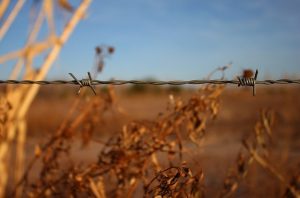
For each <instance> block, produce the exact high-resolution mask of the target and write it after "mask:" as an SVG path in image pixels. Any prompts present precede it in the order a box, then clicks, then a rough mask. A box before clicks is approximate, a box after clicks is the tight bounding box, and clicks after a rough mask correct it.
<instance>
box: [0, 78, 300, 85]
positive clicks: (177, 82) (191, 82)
mask: <svg viewBox="0 0 300 198" xmlns="http://www.w3.org/2000/svg"><path fill="white" fill-rule="evenodd" d="M81 81H82V80H81ZM0 84H27V85H28V84H38V85H51V84H53V85H59V84H71V85H80V84H79V83H78V82H77V81H76V80H52V81H51V80H50V81H48V80H40V81H34V80H0ZM126 84H136V85H201V84H235V85H237V84H240V81H239V80H170V81H161V80H153V81H152V80H107V81H106V80H91V85H126ZM255 84H257V85H273V84H281V85H282V84H300V79H296V80H292V79H278V80H257V81H256V82H255Z"/></svg>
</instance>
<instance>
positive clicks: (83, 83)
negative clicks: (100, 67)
mask: <svg viewBox="0 0 300 198" xmlns="http://www.w3.org/2000/svg"><path fill="white" fill-rule="evenodd" d="M69 74H70V76H72V78H73V79H74V80H75V81H76V82H77V84H78V85H80V87H79V90H78V92H77V94H78V95H79V94H80V90H81V88H82V87H90V88H91V89H92V91H93V92H94V94H95V95H97V93H96V91H95V89H94V87H93V86H92V82H93V80H92V77H91V74H90V72H88V77H89V78H88V79H82V80H78V79H77V78H76V77H75V76H74V75H73V74H72V73H69Z"/></svg>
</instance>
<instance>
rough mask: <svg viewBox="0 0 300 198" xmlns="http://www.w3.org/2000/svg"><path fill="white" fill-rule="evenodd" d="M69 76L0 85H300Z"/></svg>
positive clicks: (253, 80) (284, 81)
mask: <svg viewBox="0 0 300 198" xmlns="http://www.w3.org/2000/svg"><path fill="white" fill-rule="evenodd" d="M69 75H70V76H71V77H72V78H73V79H74V80H52V81H49V80H40V81H35V80H0V84H27V85H30V84H38V85H50V84H51V85H62V84H73V85H79V86H80V88H79V90H78V93H77V94H79V93H80V90H81V88H82V87H90V88H91V89H92V91H93V92H94V94H95V95H96V91H95V89H94V87H93V86H95V85H127V84H134V85H201V84H216V85H220V84H236V85H238V86H250V87H252V88H253V96H255V93H256V91H255V86H256V85H273V84H281V85H284V84H300V79H297V80H292V79H278V80H260V81H257V80H256V79H257V75H258V70H256V72H255V76H254V77H250V78H249V77H238V79H237V80H170V81H161V80H150V81H148V80H108V81H105V80H93V79H92V78H91V74H90V73H89V72H88V77H89V78H87V79H82V80H78V79H77V78H76V77H75V76H74V75H73V74H72V73H69Z"/></svg>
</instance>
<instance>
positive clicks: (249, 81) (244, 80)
mask: <svg viewBox="0 0 300 198" xmlns="http://www.w3.org/2000/svg"><path fill="white" fill-rule="evenodd" d="M257 75H258V70H256V71H255V75H254V78H252V77H251V78H249V77H239V76H238V80H239V84H238V86H250V87H252V92H253V96H255V95H256V89H255V84H256V79H257Z"/></svg>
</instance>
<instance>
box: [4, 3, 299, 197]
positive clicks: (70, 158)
mask: <svg viewBox="0 0 300 198" xmlns="http://www.w3.org/2000/svg"><path fill="white" fill-rule="evenodd" d="M57 2H58V4H57V5H59V6H61V7H62V8H63V9H64V10H66V11H67V12H70V18H69V21H68V23H67V24H66V26H65V28H64V29H63V31H62V32H61V34H60V35H59V36H57V35H56V33H57V32H56V26H55V21H54V16H53V15H54V11H53V9H54V8H55V6H54V5H53V1H51V0H45V1H42V5H41V8H40V12H39V14H38V15H37V18H36V20H35V24H34V28H33V30H32V32H31V33H30V35H29V37H28V41H27V43H26V44H25V46H24V48H23V49H20V50H16V51H15V52H11V53H8V54H6V55H3V56H0V62H6V61H9V60H11V59H17V60H18V61H17V64H16V65H15V68H14V70H13V72H12V74H11V78H13V79H15V78H18V77H21V78H26V79H33V80H41V79H43V78H44V77H45V75H46V73H47V72H48V70H49V68H50V67H51V65H52V63H53V61H54V60H55V58H56V57H57V55H58V53H59V52H60V49H61V46H62V45H63V44H64V43H65V42H66V41H67V39H68V37H69V36H70V34H71V33H72V31H73V29H74V27H75V25H76V24H77V23H78V22H79V20H80V19H82V17H83V16H84V15H85V10H86V9H87V7H88V5H89V3H90V1H89V0H83V1H82V2H81V4H80V5H79V6H78V7H77V8H73V7H72V6H71V4H69V3H68V1H63V0H61V1H60V0H59V1H57ZM10 3H11V2H10V1H2V3H1V5H0V18H1V17H2V16H4V13H5V11H6V10H7V8H8V5H9V4H10ZM22 3H23V1H17V4H16V5H15V9H13V10H12V11H11V13H9V14H8V18H7V19H6V20H5V21H4V25H2V27H1V29H0V32H1V34H0V39H2V38H3V37H4V36H5V33H6V32H7V30H8V28H9V27H10V25H11V24H12V23H13V21H14V18H15V16H16V15H17V14H18V10H19V9H20V8H21V7H22ZM43 20H45V21H46V23H47V25H48V28H49V35H48V37H47V38H46V39H45V40H44V41H42V42H37V41H36V37H37V35H38V32H39V31H40V28H41V24H42V23H43ZM106 47H107V46H106ZM103 49H104V48H96V64H95V65H96V67H95V68H94V70H95V75H97V73H98V72H101V71H102V70H103V67H104V62H103V59H104V57H105V56H108V55H111V54H112V53H113V52H114V48H113V47H110V46H109V47H107V50H108V51H107V53H106V54H105V53H104V50H103ZM41 54H45V55H47V56H46V59H45V61H44V62H43V64H42V65H41V67H40V69H38V70H35V69H34V68H33V67H32V62H33V60H34V58H36V57H37V56H39V55H41ZM229 66H230V65H227V66H224V67H220V68H217V69H216V70H215V71H213V72H212V73H211V74H209V76H208V77H211V76H212V75H213V74H214V73H215V72H221V74H222V77H224V74H225V70H226V69H227V68H228V67H229ZM22 67H24V68H25V73H24V75H21V73H20V71H21V69H22ZM243 75H244V76H247V77H250V76H252V75H253V72H252V71H250V70H246V71H245V72H244V74H243ZM224 88H225V87H224V86H222V85H206V86H201V87H199V88H198V89H197V90H193V91H190V92H189V93H188V94H187V95H186V98H185V99H182V98H181V97H180V94H178V92H177V91H176V92H177V94H174V95H172V94H169V95H168V99H167V102H166V103H167V105H166V110H165V111H161V113H159V114H158V115H157V116H155V117H152V119H140V118H138V119H132V117H131V112H130V111H126V108H124V107H123V106H122V105H121V104H122V102H124V101H122V98H119V97H118V96H119V95H120V94H118V93H117V92H116V90H115V88H114V87H112V86H109V87H108V88H107V90H106V91H102V92H98V93H99V94H98V95H97V96H93V97H91V95H90V93H89V92H85V90H84V91H83V92H81V95H80V96H78V97H72V98H71V99H70V98H68V99H67V100H64V102H66V103H67V104H68V108H66V109H68V112H67V113H64V115H63V120H62V121H61V123H60V125H59V126H58V127H57V128H55V129H53V130H51V131H50V137H47V138H45V137H46V135H45V133H43V132H42V134H41V135H40V136H39V137H41V136H43V138H42V140H41V142H40V141H38V142H39V143H37V142H36V141H35V142H34V143H35V148H34V154H33V155H30V156H28V157H27V158H25V157H26V156H25V149H24V148H26V144H28V142H29V140H30V139H27V138H26V137H27V133H26V131H27V130H26V123H27V122H26V112H27V111H28V109H29V106H30V104H31V103H32V101H33V99H34V97H35V96H36V94H37V92H38V89H39V87H38V86H36V85H32V86H13V85H10V86H7V87H5V92H4V94H2V95H1V98H0V173H1V177H0V197H4V196H7V197H97V198H100V197H101V198H104V197H205V196H206V197H216V196H218V197H233V196H243V197H253V196H256V197H257V196H262V195H266V194H267V195H268V196H269V197H299V196H300V192H299V190H300V179H299V178H300V174H299V166H297V163H299V162H297V160H290V159H291V158H289V155H290V154H291V152H290V151H289V150H288V149H289V148H290V146H289V145H288V144H290V143H291V142H292V143H293V144H294V145H293V146H296V148H298V149H299V147H297V143H299V142H297V141H295V140H294V141H292V139H293V137H292V136H294V137H299V136H297V134H292V133H289V134H285V135H286V136H283V135H282V134H284V132H285V130H286V128H284V127H282V126H281V124H282V122H283V121H284V120H285V118H284V115H285V114H284V112H283V114H281V113H280V111H278V110H277V111H274V110H272V108H268V107H266V105H261V106H260V107H263V108H261V110H260V111H259V110H258V109H254V110H255V111H259V112H260V113H259V116H258V117H256V120H257V121H256V122H253V126H252V128H253V129H252V130H251V129H249V127H248V128H247V127H244V126H243V124H242V125H238V124H237V123H235V122H237V121H238V120H239V119H245V118H244V117H243V116H245V115H246V116H247V115H248V113H249V112H245V109H247V108H246V106H245V105H247V104H249V102H251V100H252V101H255V102H256V103H259V102H261V101H262V100H255V98H254V97H252V98H249V93H247V97H245V95H243V93H241V92H242V91H239V92H238V93H236V92H235V93H234V92H233V91H232V90H230V91H229V93H230V94H236V95H235V96H232V97H227V98H230V100H239V101H243V105H244V106H242V107H235V108H236V109H237V108H240V109H239V115H236V116H231V117H230V116H228V114H231V113H232V112H231V109H230V110H229V111H227V112H225V108H221V107H222V100H221V99H222V94H223V93H224ZM139 89H140V88H139ZM278 89H279V88H278ZM175 90H177V89H170V90H169V91H175ZM231 91H232V92H231ZM161 93H162V92H160V93H159V94H158V95H160V94H161ZM164 93H165V92H164ZM130 94H132V92H131V93H130ZM130 94H129V95H128V94H127V95H126V97H132V95H130ZM158 95H155V98H157V97H159V96H158ZM123 96H124V95H123ZM285 96H286V97H285V98H284V100H283V101H288V100H291V101H292V100H293V99H294V95H291V94H290V93H287V94H286V95H285ZM289 96H290V97H289ZM61 97H67V96H61ZM160 97H161V96H160ZM164 98H166V97H164ZM61 100H63V99H61V98H60V102H61ZM291 101H289V102H288V103H289V104H293V105H292V106H293V108H294V109H295V108H299V106H296V105H294V104H295V103H293V102H291ZM54 103H56V102H54ZM269 103H270V102H269V101H268V100H267V104H269ZM144 105H146V104H144ZM231 105H233V106H236V105H237V102H236V101H233V102H232V101H231ZM281 105H284V104H283V103H282V104H281ZM44 106H45V105H44ZM295 106H296V107H295ZM151 108H152V107H151V106H150V107H149V108H148V110H149V111H151ZM232 108H233V107H232ZM250 108H252V106H250ZM283 110H284V108H283ZM283 110H281V111H283ZM291 110H293V109H291ZM47 111H49V109H47ZM47 111H45V112H46V113H47ZM152 111H153V110H152ZM224 112H225V113H224ZM148 113H149V112H148ZM142 114H146V113H143V112H142ZM224 114H225V115H227V116H224ZM108 115H110V116H117V118H119V117H122V118H123V121H122V122H120V123H118V124H117V122H116V121H111V120H110V122H108V123H107V124H108V125H109V127H108V128H107V129H106V130H108V133H106V134H105V136H104V135H99V133H101V132H99V125H100V126H101V125H103V123H105V122H107V120H106V119H107V117H108ZM220 115H221V116H222V115H223V122H225V123H226V122H228V120H226V119H224V118H227V119H228V117H229V118H230V119H232V122H231V123H233V125H234V127H235V128H236V130H237V131H238V133H239V135H238V136H239V137H241V136H243V138H242V139H241V140H239V141H238V142H239V144H237V147H234V148H233V150H236V149H239V152H233V153H234V156H233V155H232V156H230V155H229V154H230V152H229V149H228V148H227V150H225V149H223V152H220V150H218V153H217V154H219V155H224V156H222V158H220V157H219V160H216V159H214V158H217V157H215V156H214V155H213V154H212V153H210V152H208V153H206V154H205V153H204V152H205V151H206V150H205V149H207V148H208V147H209V141H211V140H212V139H213V140H215V141H220V140H222V141H223V140H226V141H227V142H230V141H232V139H237V138H236V136H234V134H233V133H228V134H226V135H223V136H226V138H223V137H222V136H221V133H222V132H224V131H225V130H224V129H223V128H222V127H219V128H217V130H216V129H215V128H214V127H216V125H215V124H216V122H217V121H218V118H219V117H220ZM292 115H293V116H295V117H296V118H294V121H295V122H299V119H298V117H297V116H298V112H296V113H294V114H292ZM44 116H45V117H46V118H47V121H49V120H50V117H47V115H44ZM34 122H35V121H34ZM246 122H247V123H250V122H252V119H246ZM213 129H214V130H213ZM298 129H299V127H298V128H296V130H298ZM281 130H283V131H284V132H281V133H279V131H281ZM95 133H97V134H96V135H95ZM240 134H243V135H240ZM44 136H45V137H44ZM211 137H213V138H211ZM283 137H284V138H286V137H288V138H290V139H289V141H286V142H283V141H281V140H283V139H284V138H283ZM210 138H211V139H210ZM222 138H223V139H222ZM79 141H80V143H81V144H80V152H83V154H81V156H84V155H88V152H89V151H88V150H85V149H87V148H88V147H89V146H91V145H94V146H93V150H94V153H96V154H94V155H92V156H89V158H90V160H87V161H84V163H82V162H80V161H79V160H77V159H76V152H78V150H76V148H75V147H76V146H78V142H79ZM231 143H232V142H231ZM284 143H285V144H286V146H279V145H282V144H284ZM220 145H221V147H222V148H223V147H224V143H223V144H220ZM287 145H288V146H287ZM222 148H221V150H222ZM280 149H286V150H285V151H280V152H278V150H280ZM95 150H96V152H95ZM74 151H75V153H74ZM202 151H204V152H202ZM278 153H279V154H278ZM235 155H237V156H236V157H235ZM297 157H299V151H298V150H297V153H296V157H294V158H296V159H297ZM232 158H236V160H231V159H232ZM25 159H26V160H25ZM220 159H221V160H220ZM24 160H25V163H24ZM11 162H13V163H12V164H13V165H11V166H10V164H11ZM226 164H227V165H228V164H230V167H228V166H226ZM207 166H210V169H208V168H207ZM9 167H13V168H15V169H16V171H14V174H10V172H12V170H10V168H9ZM227 169H228V170H227ZM209 170H210V171H211V170H212V171H213V172H214V173H213V174H210V173H209ZM222 171H223V172H222ZM11 175H12V176H11ZM8 184H9V185H8ZM261 186H263V187H265V189H262V188H261Z"/></svg>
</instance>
